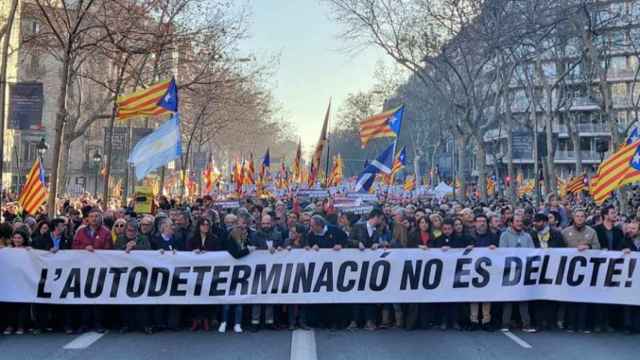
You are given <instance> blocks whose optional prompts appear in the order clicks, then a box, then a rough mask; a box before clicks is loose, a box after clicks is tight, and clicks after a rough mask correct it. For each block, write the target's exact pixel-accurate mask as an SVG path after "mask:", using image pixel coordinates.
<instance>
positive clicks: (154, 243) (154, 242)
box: [151, 234, 185, 251]
mask: <svg viewBox="0 0 640 360" xmlns="http://www.w3.org/2000/svg"><path fill="white" fill-rule="evenodd" d="M151 249H153V250H175V251H184V250H185V245H184V243H182V242H179V241H178V239H176V237H175V235H173V236H171V239H170V240H169V241H165V240H164V239H163V238H162V235H160V234H158V235H156V236H154V237H152V238H151Z"/></svg>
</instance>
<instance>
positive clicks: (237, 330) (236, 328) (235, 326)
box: [233, 324, 242, 334]
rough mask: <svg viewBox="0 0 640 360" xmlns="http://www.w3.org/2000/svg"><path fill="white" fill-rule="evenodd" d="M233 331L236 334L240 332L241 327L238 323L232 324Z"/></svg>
mask: <svg viewBox="0 0 640 360" xmlns="http://www.w3.org/2000/svg"><path fill="white" fill-rule="evenodd" d="M233 332H234V333H236V334H242V327H241V326H240V324H235V325H234V326H233Z"/></svg>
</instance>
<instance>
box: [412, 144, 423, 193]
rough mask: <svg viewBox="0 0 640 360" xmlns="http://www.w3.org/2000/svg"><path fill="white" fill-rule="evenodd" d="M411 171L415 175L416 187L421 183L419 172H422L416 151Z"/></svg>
mask: <svg viewBox="0 0 640 360" xmlns="http://www.w3.org/2000/svg"><path fill="white" fill-rule="evenodd" d="M413 171H414V174H415V177H416V188H417V187H418V186H420V185H422V177H421V176H420V174H421V173H422V171H421V169H420V155H419V154H418V153H417V152H416V154H415V156H414V158H413Z"/></svg>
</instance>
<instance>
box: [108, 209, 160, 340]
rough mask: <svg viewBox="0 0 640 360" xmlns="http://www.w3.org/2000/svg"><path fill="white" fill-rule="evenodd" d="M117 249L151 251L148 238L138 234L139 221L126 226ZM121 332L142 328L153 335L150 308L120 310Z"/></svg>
mask: <svg viewBox="0 0 640 360" xmlns="http://www.w3.org/2000/svg"><path fill="white" fill-rule="evenodd" d="M115 248H116V249H117V250H124V251H125V252H126V253H127V254H129V253H131V251H132V250H151V243H150V241H149V238H148V237H146V236H140V235H139V234H138V221H137V220H135V219H131V220H129V221H128V222H127V225H126V226H125V234H124V236H120V237H118V239H117V240H116V245H115ZM120 324H121V326H122V327H121V328H120V332H121V333H126V332H128V331H129V330H134V329H136V328H137V327H140V328H142V329H143V330H144V332H145V334H147V335H151V334H152V333H153V328H152V327H151V313H150V308H149V307H148V306H142V305H127V306H122V307H121V308H120Z"/></svg>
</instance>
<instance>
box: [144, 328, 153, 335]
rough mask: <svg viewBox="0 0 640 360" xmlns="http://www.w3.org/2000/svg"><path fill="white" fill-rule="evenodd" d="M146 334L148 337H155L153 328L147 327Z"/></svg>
mask: <svg viewBox="0 0 640 360" xmlns="http://www.w3.org/2000/svg"><path fill="white" fill-rule="evenodd" d="M144 333H145V334H147V335H153V328H152V327H151V326H145V328H144Z"/></svg>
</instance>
